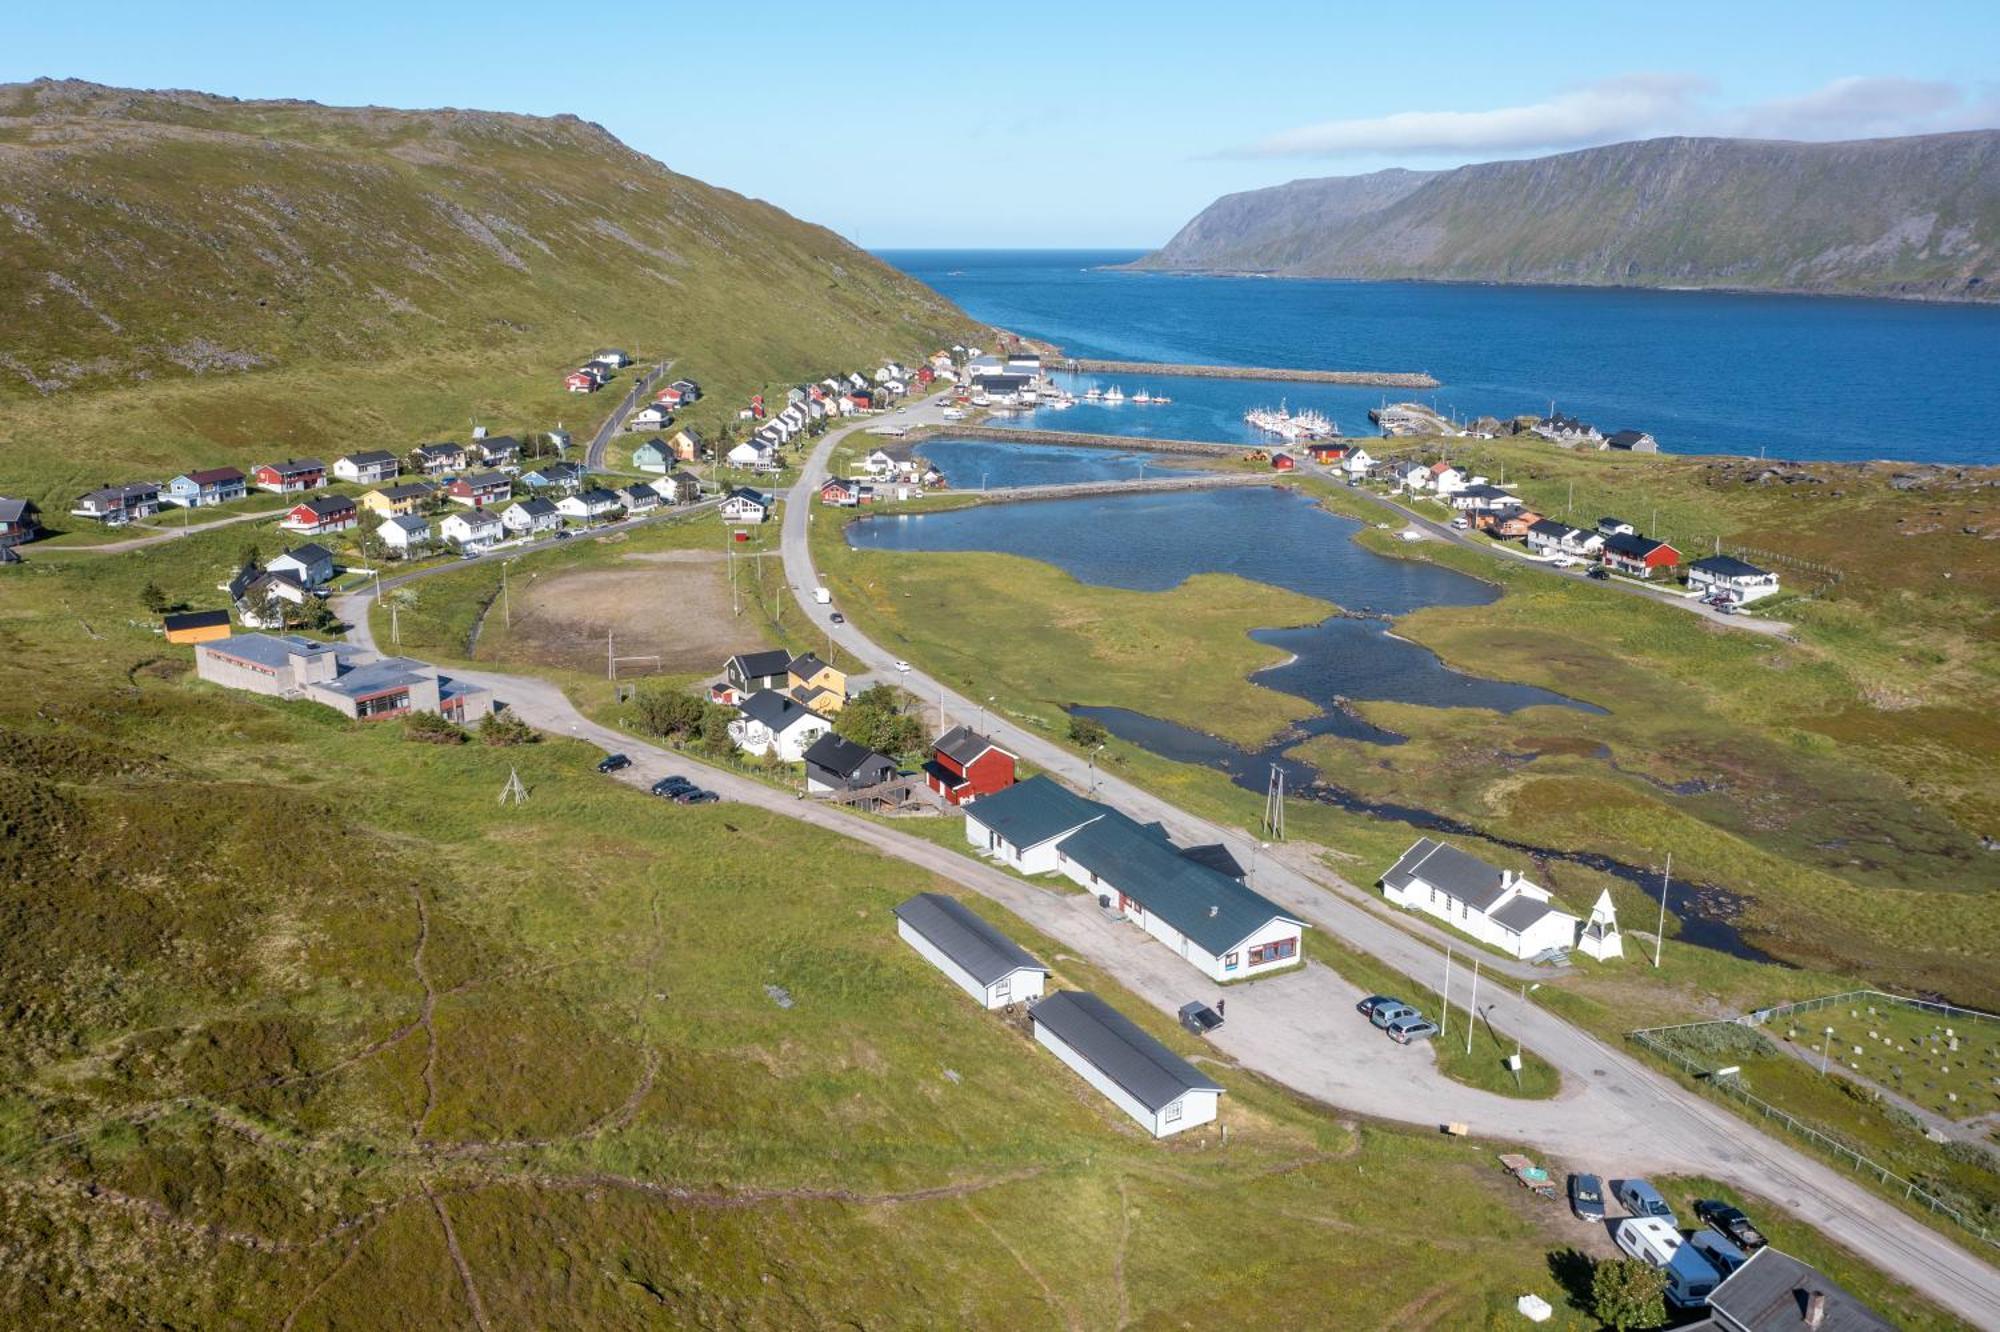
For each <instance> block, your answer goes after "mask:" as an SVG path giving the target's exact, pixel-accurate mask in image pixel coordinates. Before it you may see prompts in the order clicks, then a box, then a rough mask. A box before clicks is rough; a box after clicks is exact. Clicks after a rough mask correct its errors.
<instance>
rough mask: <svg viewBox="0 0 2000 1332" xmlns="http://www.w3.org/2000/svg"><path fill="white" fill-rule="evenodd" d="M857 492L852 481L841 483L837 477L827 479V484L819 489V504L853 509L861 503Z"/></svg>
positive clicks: (857, 488)
mask: <svg viewBox="0 0 2000 1332" xmlns="http://www.w3.org/2000/svg"><path fill="white" fill-rule="evenodd" d="M858 491H859V487H857V486H856V485H855V484H854V482H852V481H843V480H841V479H840V478H839V477H837V476H836V477H829V478H828V479H827V483H826V484H825V485H823V486H821V487H820V488H819V502H820V503H821V504H831V505H834V506H836V507H837V508H842V509H849V508H853V507H854V506H855V505H856V504H859V503H860V502H861V496H860V494H859V493H858Z"/></svg>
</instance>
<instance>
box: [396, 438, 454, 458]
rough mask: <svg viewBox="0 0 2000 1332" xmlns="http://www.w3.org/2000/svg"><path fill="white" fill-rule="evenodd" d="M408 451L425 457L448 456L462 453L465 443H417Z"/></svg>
mask: <svg viewBox="0 0 2000 1332" xmlns="http://www.w3.org/2000/svg"><path fill="white" fill-rule="evenodd" d="M410 452H412V453H419V454H422V455H423V456H424V457H426V458H450V457H455V456H458V455H460V454H463V453H464V452H465V445H463V444H453V443H451V442H449V441H446V442H444V443H440V444H419V445H417V447H415V448H414V449H411V450H410Z"/></svg>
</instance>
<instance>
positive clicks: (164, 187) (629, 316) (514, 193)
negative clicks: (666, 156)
mask: <svg viewBox="0 0 2000 1332" xmlns="http://www.w3.org/2000/svg"><path fill="white" fill-rule="evenodd" d="M0 238H4V240H0V303H4V304H5V306H6V308H7V309H8V310H9V312H10V314H9V318H8V321H7V328H6V331H5V333H4V335H0V418H4V420H5V421H6V422H7V424H5V425H0V492H11V493H18V492H19V491H20V490H23V489H25V490H27V491H29V492H30V493H31V494H33V495H34V496H35V497H37V498H52V499H55V500H58V501H60V500H66V499H67V498H68V497H69V496H70V495H71V494H73V493H74V492H75V491H76V490H77V489H79V488H83V487H87V486H89V485H93V484H96V483H98V482H99V481H100V480H103V479H107V477H108V476H116V475H121V474H122V472H123V471H125V470H130V469H138V470H139V472H140V473H141V474H149V473H150V472H158V471H160V470H161V469H174V468H178V467H181V466H186V465H194V464H197V463H199V462H201V461H203V460H205V459H206V460H216V461H236V462H239V463H240V462H243V461H247V459H246V458H245V456H244V455H245V453H246V451H247V452H253V453H263V452H276V453H278V454H281V455H282V454H285V453H288V452H290V453H304V452H312V451H320V450H326V451H337V450H339V449H342V448H345V447H350V446H353V447H382V446H385V445H386V446H390V447H398V448H401V447H407V446H409V445H412V444H415V443H417V442H419V441H420V440H421V439H423V438H425V437H427V436H436V435H444V434H450V433H456V434H459V435H461V436H462V435H463V434H464V432H465V430H466V428H467V425H468V422H469V421H470V420H471V419H473V418H475V417H476V418H479V419H480V420H482V421H491V422H492V423H494V424H495V425H496V427H498V428H504V429H513V428H518V427H523V426H525V427H529V428H538V427H543V426H552V425H554V424H555V423H556V421H557V420H558V419H559V418H561V417H563V415H564V413H565V411H567V412H568V413H569V414H570V415H571V416H574V417H576V418H578V419H577V420H576V421H573V422H572V423H571V424H572V425H573V426H574V425H581V424H583V423H584V421H585V420H586V419H587V420H588V421H589V422H590V423H591V424H594V423H595V421H596V420H597V419H598V417H599V416H600V415H601V413H602V412H603V411H604V410H606V409H607V408H608V407H609V405H610V404H609V403H608V402H597V401H595V400H593V401H592V402H590V403H588V404H578V403H576V402H575V401H574V400H572V399H568V398H567V397H566V395H564V394H563V392H562V387H561V382H560V380H561V373H562V371H564V370H565V369H567V368H569V367H570V366H571V365H573V364H574V362H575V361H576V359H577V358H579V357H581V356H585V355H588V354H589V353H590V352H592V351H594V350H595V349H597V348H598V347H600V346H605V345H617V346H622V347H625V348H627V349H629V350H631V351H632V352H634V353H635V354H637V355H640V356H642V357H644V358H646V359H648V360H652V359H665V358H672V359H674V360H675V361H676V364H677V367H678V368H679V369H680V370H681V371H683V372H685V373H689V374H692V375H694V376H695V377H697V378H699V379H701V380H702V381H703V382H704V384H705V385H706V386H709V387H711V388H714V387H725V388H734V387H737V386H745V387H747V386H751V385H757V384H761V383H764V382H766V380H783V379H787V378H796V377H798V376H800V375H802V374H804V373H805V372H806V371H808V370H818V371H819V372H820V373H824V368H823V367H830V366H831V365H833V364H847V363H849V362H853V363H855V364H859V363H861V362H863V361H866V360H869V359H872V358H877V357H881V356H886V355H893V354H899V353H900V354H905V355H907V354H909V353H911V352H912V351H914V350H916V349H918V348H921V347H925V346H927V345H928V344H930V343H932V342H935V341H936V340H938V339H940V338H943V337H945V336H946V335H947V334H949V333H951V332H952V331H954V330H958V329H961V328H963V327H964V322H965V321H964V320H963V317H962V316H961V315H960V314H959V313H958V312H957V311H956V310H955V309H954V308H953V307H952V306H951V305H950V304H949V303H948V302H946V301H945V300H944V299H943V298H941V297H939V296H937V295H936V294H935V293H933V292H931V291H930V290H929V289H928V288H925V287H923V286H921V285H920V284H918V283H916V282H913V281H911V280H909V279H908V278H905V277H903V276H902V275H901V274H899V273H897V272H895V271H894V270H893V269H891V268H889V267H888V266H886V265H884V264H882V263H880V262H878V261H877V260H875V259H874V258H872V257H870V256H869V255H867V254H865V253H864V252H862V251H860V250H858V249H856V248H855V247H853V246H852V245H850V244H848V243H847V242H846V241H844V240H843V239H841V238H840V237H839V236H837V235H835V234H834V233H833V232H830V231H828V230H826V229H825V228H823V227H818V226H813V225H811V224H808V223H805V222H801V221H799V220H798V219H796V218H793V217H791V216H789V215H787V214H786V213H784V212H782V211H780V210H779V209H777V208H774V207H772V206H771V205H769V204H766V203H762V202H759V201H757V200H753V199H746V198H744V197H742V196H740V195H736V194H732V193H730V192H729V191H726V190H722V189H717V188H715V187H713V186H710V185H706V184H703V183H702V182H700V181H698V180H693V179H690V178H689V177H686V176H682V175H678V174H676V173H674V172H673V171H670V170H668V169H667V168H666V167H664V166H662V165H661V164H660V163H658V162H656V161H653V160H652V159H651V158H648V157H646V156H644V155H643V154H640V153H637V152H635V151H633V150H632V149H630V148H628V147H626V146H625V145H624V144H622V143H620V142H619V141H618V140H617V139H616V138H614V137H613V136H612V135H611V134H609V133H607V132H606V131H605V130H603V129H602V128H600V127H598V126H596V125H592V124H588V123H586V122H584V121H581V120H578V119H576V118H574V117H569V116H559V117H555V118H552V119H550V118H537V117H532V116H519V115H507V114H499V113H492V112H483V111H457V110H443V111H392V110H383V109H379V108H339V107H327V106H320V105H317V104H314V103H309V102H289V101H266V102H248V101H235V100H232V99H228V98H220V97H212V96H208V95H205V94H200V93H186V92H133V91H127V90H121V89H113V88H105V87H101V86H98V85H95V84H83V83H75V82H51V81H46V80H44V81H39V82H36V83H32V84H16V85H11V86H7V87H4V88H0ZM168 474H171V473H170V472H169V473H168ZM45 507H47V506H45ZM64 507H67V506H66V505H65V506H64Z"/></svg>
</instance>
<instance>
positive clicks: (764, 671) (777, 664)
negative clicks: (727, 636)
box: [729, 648, 792, 679]
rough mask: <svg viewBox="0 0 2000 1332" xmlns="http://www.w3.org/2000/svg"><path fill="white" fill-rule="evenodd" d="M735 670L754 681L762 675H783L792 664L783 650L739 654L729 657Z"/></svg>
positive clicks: (789, 656)
mask: <svg viewBox="0 0 2000 1332" xmlns="http://www.w3.org/2000/svg"><path fill="white" fill-rule="evenodd" d="M729 660H730V662H731V663H733V664H734V665H735V667H736V669H737V670H739V671H741V672H742V673H743V674H744V675H746V676H749V677H751V678H752V679H755V678H756V677H758V676H762V675H783V674H784V673H785V671H786V670H787V669H788V668H789V667H790V666H791V664H792V654H791V653H789V652H787V651H785V650H784V649H783V648H772V649H770V650H769V651H766V652H739V653H737V654H736V655H735V656H733V657H731V658H730V659H729Z"/></svg>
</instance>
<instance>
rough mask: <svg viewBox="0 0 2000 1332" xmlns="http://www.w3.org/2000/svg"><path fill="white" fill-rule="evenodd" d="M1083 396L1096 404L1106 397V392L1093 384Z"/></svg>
mask: <svg viewBox="0 0 2000 1332" xmlns="http://www.w3.org/2000/svg"><path fill="white" fill-rule="evenodd" d="M1083 396H1084V397H1086V398H1088V399H1089V400H1090V401H1092V402H1096V401H1097V400H1098V399H1099V398H1101V397H1103V396H1104V390H1103V389H1101V388H1099V387H1097V385H1095V384H1092V385H1091V386H1090V387H1089V388H1087V389H1085V390H1084V391H1083Z"/></svg>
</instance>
